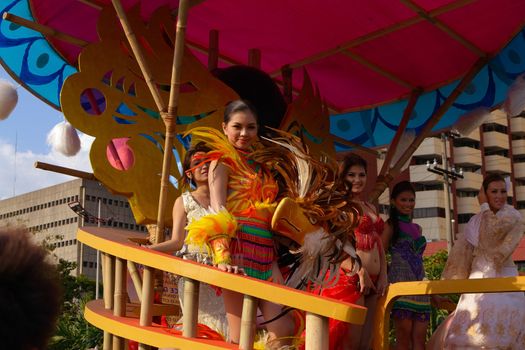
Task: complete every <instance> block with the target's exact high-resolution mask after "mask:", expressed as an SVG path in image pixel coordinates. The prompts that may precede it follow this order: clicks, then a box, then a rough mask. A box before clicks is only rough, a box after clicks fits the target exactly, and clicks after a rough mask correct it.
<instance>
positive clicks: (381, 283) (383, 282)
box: [376, 225, 388, 296]
mask: <svg viewBox="0 0 525 350" xmlns="http://www.w3.org/2000/svg"><path fill="white" fill-rule="evenodd" d="M386 226H388V225H385V227H386ZM379 249H381V250H382V251H381V252H380V254H379V259H380V260H381V261H380V263H381V267H380V270H379V278H378V279H377V284H376V292H377V294H379V295H380V296H382V295H383V294H385V289H386V288H387V287H388V277H387V264H386V252H385V249H386V248H383V247H382V246H381V247H379Z"/></svg>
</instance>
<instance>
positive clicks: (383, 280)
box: [376, 273, 388, 296]
mask: <svg viewBox="0 0 525 350" xmlns="http://www.w3.org/2000/svg"><path fill="white" fill-rule="evenodd" d="M387 287H388V278H387V276H386V274H384V273H382V274H380V275H379V279H378V280H377V283H376V291H377V294H378V295H379V296H383V295H385V290H386V288H387Z"/></svg>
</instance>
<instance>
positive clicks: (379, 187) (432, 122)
mask: <svg viewBox="0 0 525 350" xmlns="http://www.w3.org/2000/svg"><path fill="white" fill-rule="evenodd" d="M488 60H489V57H488V56H485V57H482V58H480V59H478V61H477V62H476V63H475V64H474V65H473V66H472V68H471V69H470V71H468V73H467V74H466V75H465V76H464V77H463V79H461V81H460V82H459V84H458V85H457V86H456V88H455V89H454V90H453V91H452V92H451V93H450V95H449V96H448V97H447V99H446V100H445V101H444V102H443V104H442V105H441V106H440V107H439V109H438V110H437V111H436V113H434V115H433V116H432V117H431V118H430V119H429V120H428V122H427V123H426V124H425V126H424V127H423V130H421V132H420V133H419V135H417V136H416V138H415V139H414V141H413V142H412V143H411V144H410V145H409V146H408V147H407V149H406V150H405V152H404V153H403V154H402V155H401V157H399V159H398V161H397V163H396V164H394V165H393V166H392V168H390V170H389V171H387V172H386V174H385V179H388V178H391V179H393V178H395V177H396V176H397V175H399V172H400V171H401V168H402V167H403V165H404V164H405V163H406V162H407V161H408V160H409V159H410V157H412V154H414V152H415V151H416V149H417V148H418V147H419V145H420V144H421V142H423V140H424V139H425V138H426V137H428V135H429V134H430V132H431V131H432V128H433V127H434V126H436V124H437V123H438V122H439V120H440V119H441V117H442V116H443V115H444V114H445V113H446V111H447V110H448V109H449V108H450V106H452V104H453V103H454V101H455V100H456V99H457V98H458V96H459V95H460V94H461V93H462V92H463V90H464V89H465V88H466V87H467V85H468V84H469V83H470V82H471V81H472V79H474V77H475V76H476V74H478V72H479V71H480V70H481V69H482V68H483V67H484V66H485V64H486V63H487V62H488ZM387 186H388V184H387V183H386V182H385V181H383V182H377V183H376V185H375V187H374V189H373V190H372V193H371V194H370V196H369V198H370V200H371V201H375V200H377V198H378V197H379V196H380V195H381V193H383V191H384V190H385V189H386V187H387Z"/></svg>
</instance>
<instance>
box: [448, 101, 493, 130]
mask: <svg viewBox="0 0 525 350" xmlns="http://www.w3.org/2000/svg"><path fill="white" fill-rule="evenodd" d="M489 117H490V110H489V109H488V108H486V107H479V108H476V109H473V110H472V111H470V112H468V113H466V114H464V115H462V116H461V117H459V119H458V121H457V122H456V123H454V126H453V127H452V131H455V132H457V133H459V134H460V135H463V136H467V135H469V134H470V133H471V132H473V131H474V130H475V129H477V128H479V126H480V125H481V124H483V123H485V122H486V121H487V119H489Z"/></svg>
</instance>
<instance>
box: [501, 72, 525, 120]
mask: <svg viewBox="0 0 525 350" xmlns="http://www.w3.org/2000/svg"><path fill="white" fill-rule="evenodd" d="M503 109H504V110H505V112H507V114H508V115H510V116H511V117H515V116H517V115H519V114H520V113H522V112H523V110H524V109H525V74H521V75H519V76H518V77H517V78H516V80H515V81H514V83H512V85H511V86H510V88H509V91H508V92H507V98H506V99H505V102H503Z"/></svg>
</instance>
